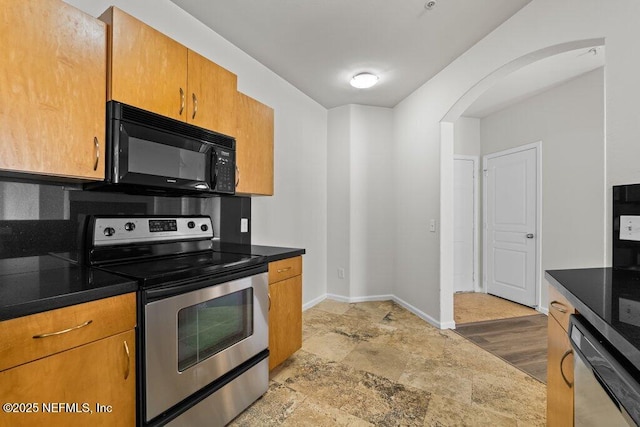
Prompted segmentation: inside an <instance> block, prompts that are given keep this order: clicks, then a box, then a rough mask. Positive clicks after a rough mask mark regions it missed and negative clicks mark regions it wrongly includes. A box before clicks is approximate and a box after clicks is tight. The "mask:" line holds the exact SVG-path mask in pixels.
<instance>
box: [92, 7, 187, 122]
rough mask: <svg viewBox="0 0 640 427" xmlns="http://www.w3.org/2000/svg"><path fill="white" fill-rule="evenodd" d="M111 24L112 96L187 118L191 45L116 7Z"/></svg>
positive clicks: (106, 15) (108, 15)
mask: <svg viewBox="0 0 640 427" xmlns="http://www.w3.org/2000/svg"><path fill="white" fill-rule="evenodd" d="M100 19H102V20H103V21H105V22H106V23H107V24H109V36H110V41H111V45H110V46H111V52H110V55H109V59H110V60H109V71H110V84H109V91H108V97H109V99H112V100H116V101H120V102H123V103H125V104H129V105H132V106H134V107H138V108H142V109H144V110H147V111H151V112H154V113H157V114H161V115H163V116H167V117H171V118H173V119H177V120H182V121H186V117H187V103H188V94H187V48H186V47H184V46H183V45H181V44H180V43H178V42H176V41H175V40H172V39H171V38H169V37H167V36H165V35H164V34H162V33H160V32H159V31H157V30H155V29H153V28H151V27H150V26H148V25H146V24H145V23H143V22H141V21H139V20H137V19H136V18H134V17H132V16H130V15H128V14H126V13H125V12H123V11H121V10H120V9H118V8H116V7H111V8H109V9H108V10H107V11H106V12H105V13H104V14H103V15H102V16H101V17H100Z"/></svg>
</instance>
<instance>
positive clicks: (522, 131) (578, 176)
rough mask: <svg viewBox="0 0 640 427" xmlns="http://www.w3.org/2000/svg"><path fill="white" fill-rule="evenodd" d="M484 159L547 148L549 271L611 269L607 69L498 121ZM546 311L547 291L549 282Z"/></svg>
mask: <svg viewBox="0 0 640 427" xmlns="http://www.w3.org/2000/svg"><path fill="white" fill-rule="evenodd" d="M480 123H481V125H480V129H481V135H482V155H486V154H490V153H495V152H497V151H501V150H506V149H508V148H513V147H517V146H520V145H524V144H527V143H531V142H536V141H541V142H542V144H541V145H542V236H541V237H542V240H541V243H542V271H540V272H539V273H540V275H539V277H541V278H543V277H544V270H550V269H562V268H580V267H601V266H603V265H604V262H605V258H604V253H605V246H604V243H605V242H604V236H605V230H604V228H605V227H604V205H605V191H604V189H605V184H604V183H605V170H604V168H605V159H604V155H605V146H604V69H603V68H599V69H597V70H595V71H592V72H590V73H587V74H585V75H583V76H580V77H578V78H576V79H573V80H571V81H569V82H567V83H564V84H563V85H561V86H558V87H555V88H553V89H551V90H549V91H547V92H544V93H542V94H539V95H537V96H534V97H532V98H529V99H527V100H525V101H523V102H521V103H518V104H516V105H513V106H510V107H509V108H506V109H504V110H501V111H499V112H497V113H494V114H491V115H489V116H487V117H485V118H483V119H482V121H481V122H480ZM542 284H543V285H542V287H541V292H542V297H541V301H542V306H543V307H545V308H546V307H547V283H546V281H544V280H542Z"/></svg>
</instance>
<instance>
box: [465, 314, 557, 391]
mask: <svg viewBox="0 0 640 427" xmlns="http://www.w3.org/2000/svg"><path fill="white" fill-rule="evenodd" d="M456 332H457V333H459V334H460V335H462V336H463V337H465V338H467V339H468V340H470V341H472V342H474V343H476V344H477V345H479V346H480V347H482V348H483V349H485V350H487V351H489V352H491V353H493V354H495V355H496V356H498V357H500V358H502V359H503V360H505V361H507V362H509V363H511V364H512V365H514V366H516V367H517V368H520V369H522V370H523V371H525V372H527V373H529V374H530V375H532V376H533V377H535V378H537V379H538V380H540V381H542V382H543V383H546V381H547V316H546V315H544V314H535V315H532V316H525V317H516V318H510V319H500V320H489V321H484V322H477V323H471V324H466V325H461V326H458V327H457V329H456Z"/></svg>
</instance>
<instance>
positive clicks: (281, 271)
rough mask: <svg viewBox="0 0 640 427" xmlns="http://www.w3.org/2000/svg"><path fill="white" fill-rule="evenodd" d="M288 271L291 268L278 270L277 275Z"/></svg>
mask: <svg viewBox="0 0 640 427" xmlns="http://www.w3.org/2000/svg"><path fill="white" fill-rule="evenodd" d="M289 270H291V267H287V268H281V269H279V270H278V273H284V272H285V271H289Z"/></svg>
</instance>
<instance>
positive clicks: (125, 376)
mask: <svg viewBox="0 0 640 427" xmlns="http://www.w3.org/2000/svg"><path fill="white" fill-rule="evenodd" d="M123 343H124V352H125V353H127V369H126V370H125V371H124V379H125V380H126V379H127V378H129V371H130V369H131V353H129V346H128V345H127V342H126V341H123Z"/></svg>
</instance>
